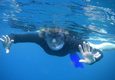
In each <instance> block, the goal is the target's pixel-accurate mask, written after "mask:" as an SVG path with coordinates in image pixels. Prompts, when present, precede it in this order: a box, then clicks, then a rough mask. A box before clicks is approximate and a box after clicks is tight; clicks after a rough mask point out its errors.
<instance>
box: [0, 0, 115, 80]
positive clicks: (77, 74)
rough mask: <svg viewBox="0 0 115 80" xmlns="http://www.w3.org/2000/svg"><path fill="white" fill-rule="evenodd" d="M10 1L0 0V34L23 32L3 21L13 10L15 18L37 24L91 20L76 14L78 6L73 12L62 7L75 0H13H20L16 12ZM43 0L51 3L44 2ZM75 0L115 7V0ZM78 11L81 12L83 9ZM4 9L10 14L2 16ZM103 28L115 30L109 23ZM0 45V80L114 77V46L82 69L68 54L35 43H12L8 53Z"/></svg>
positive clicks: (108, 79) (99, 79) (111, 79)
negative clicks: (57, 53)
mask: <svg viewBox="0 0 115 80" xmlns="http://www.w3.org/2000/svg"><path fill="white" fill-rule="evenodd" d="M5 1H6V2H5ZM12 1H13V0H3V1H2V0H1V2H0V3H1V6H0V7H1V8H0V10H1V11H0V16H1V18H0V20H1V21H0V35H2V34H9V33H12V32H13V33H21V32H22V31H21V30H19V29H12V28H10V25H9V21H3V19H6V20H10V19H12V15H11V14H12V13H11V12H10V11H13V14H15V18H17V19H18V20H20V21H23V22H26V23H29V24H34V25H37V26H41V25H44V24H46V22H47V23H48V25H52V24H51V23H49V22H53V25H56V26H64V27H65V24H64V23H63V22H64V20H71V21H75V22H77V23H79V24H81V25H84V24H86V25H88V24H89V23H90V22H89V21H88V19H87V17H86V16H84V15H80V16H79V15H78V14H77V13H78V12H79V10H78V11H76V9H77V8H79V6H78V7H77V8H75V9H74V12H73V13H72V12H71V11H70V10H69V9H68V8H67V7H64V6H65V5H69V4H70V3H71V2H73V1H75V0H57V1H56V0H36V1H38V2H39V1H40V2H41V3H37V2H36V4H35V3H31V0H16V1H15V2H17V3H18V2H20V9H21V10H22V11H21V12H19V13H17V12H16V10H17V8H16V7H13V8H12V7H11V5H10V4H13V5H14V3H12ZM7 2H8V3H7ZM44 2H48V3H50V4H47V5H46V3H44ZM75 2H78V3H79V4H82V5H89V4H91V5H98V6H103V7H106V8H111V9H112V10H113V11H114V7H115V1H114V0H92V1H91V2H90V3H86V2H85V0H78V1H75ZM96 2H98V3H99V4H97V3H96ZM6 3H7V4H6ZM22 3H23V4H22ZM54 6H55V7H54ZM29 11H30V12H29ZM32 12H33V13H32ZM81 12H82V13H84V11H82V10H81ZM3 13H6V14H9V16H10V18H9V17H8V18H7V17H6V16H5V18H4V16H3V15H2V14H3ZM75 14H76V16H75ZM79 14H80V13H79ZM67 15H69V16H67ZM77 15H78V16H77ZM113 26H114V25H113ZM106 29H107V30H108V29H109V30H110V31H112V32H111V33H114V30H115V28H113V30H111V29H110V28H109V27H106ZM0 45H1V46H0V80H115V63H114V61H115V50H111V51H107V52H103V53H104V58H103V59H102V60H101V61H99V62H97V63H96V64H94V65H85V67H84V68H83V69H81V68H75V67H74V66H73V64H72V63H71V61H70V59H69V56H65V57H56V56H50V55H47V54H46V53H45V52H44V51H43V49H42V48H41V47H39V45H36V44H32V43H20V44H13V45H12V47H11V52H10V54H5V50H4V48H3V46H2V44H1V43H0Z"/></svg>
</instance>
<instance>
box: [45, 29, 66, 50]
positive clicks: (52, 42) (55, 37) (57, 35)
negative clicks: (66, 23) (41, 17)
mask: <svg viewBox="0 0 115 80" xmlns="http://www.w3.org/2000/svg"><path fill="white" fill-rule="evenodd" d="M45 38H46V39H45V40H46V42H47V44H48V46H49V48H50V49H52V50H55V51H57V50H60V49H62V48H63V46H64V34H63V33H61V32H50V31H48V32H46V33H45Z"/></svg>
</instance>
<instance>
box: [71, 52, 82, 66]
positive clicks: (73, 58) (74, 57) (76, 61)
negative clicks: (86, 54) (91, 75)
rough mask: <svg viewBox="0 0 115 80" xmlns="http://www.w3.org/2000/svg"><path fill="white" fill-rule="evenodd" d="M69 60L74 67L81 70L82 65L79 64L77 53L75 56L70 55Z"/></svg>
mask: <svg viewBox="0 0 115 80" xmlns="http://www.w3.org/2000/svg"><path fill="white" fill-rule="evenodd" d="M70 59H71V61H72V62H73V64H74V66H75V67H77V68H83V64H82V63H81V62H79V60H80V57H79V56H78V52H77V53H75V54H70Z"/></svg>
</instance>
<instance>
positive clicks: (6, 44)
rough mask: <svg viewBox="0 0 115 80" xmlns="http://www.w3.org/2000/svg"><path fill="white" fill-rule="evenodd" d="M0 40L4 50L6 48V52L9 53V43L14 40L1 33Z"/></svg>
mask: <svg viewBox="0 0 115 80" xmlns="http://www.w3.org/2000/svg"><path fill="white" fill-rule="evenodd" d="M0 41H1V42H2V44H3V46H4V48H5V50H6V53H9V52H10V47H11V44H12V43H13V42H14V40H13V39H11V38H10V37H9V36H8V35H3V36H2V37H1V38H0Z"/></svg>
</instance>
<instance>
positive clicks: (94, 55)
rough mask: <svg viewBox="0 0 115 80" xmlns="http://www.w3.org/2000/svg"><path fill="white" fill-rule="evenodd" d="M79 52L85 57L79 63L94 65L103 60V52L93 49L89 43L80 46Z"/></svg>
mask: <svg viewBox="0 0 115 80" xmlns="http://www.w3.org/2000/svg"><path fill="white" fill-rule="evenodd" d="M79 50H80V53H81V54H82V57H83V58H82V59H80V60H79V62H82V63H86V64H93V63H95V62H97V61H98V60H100V59H101V58H102V53H101V51H99V50H97V49H94V48H92V47H91V46H90V45H89V43H86V42H83V44H82V45H81V44H80V45H79Z"/></svg>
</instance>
